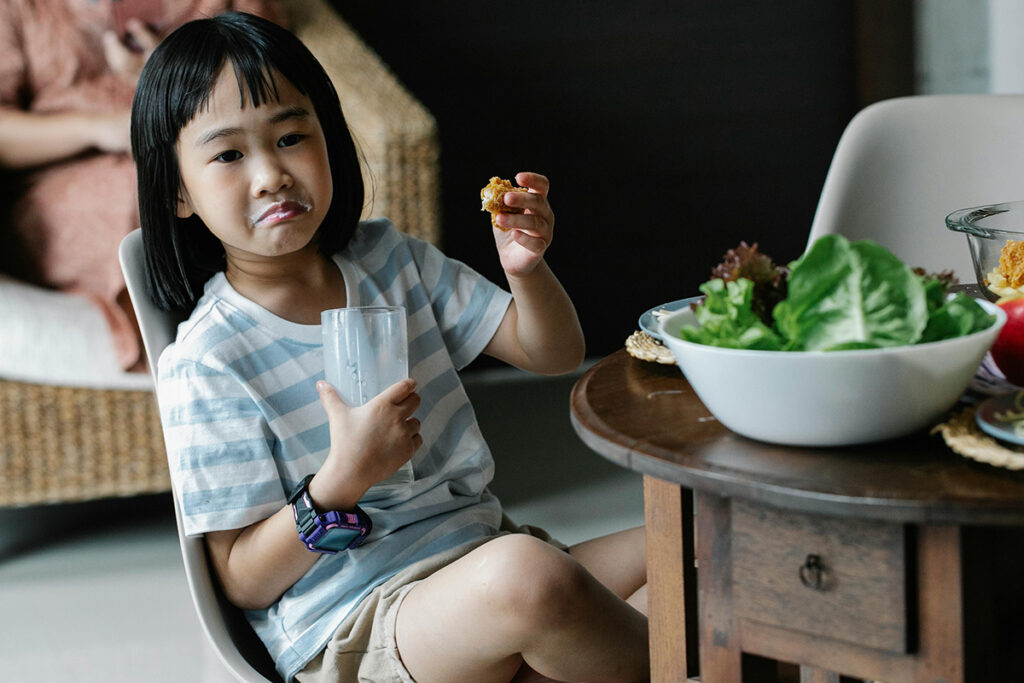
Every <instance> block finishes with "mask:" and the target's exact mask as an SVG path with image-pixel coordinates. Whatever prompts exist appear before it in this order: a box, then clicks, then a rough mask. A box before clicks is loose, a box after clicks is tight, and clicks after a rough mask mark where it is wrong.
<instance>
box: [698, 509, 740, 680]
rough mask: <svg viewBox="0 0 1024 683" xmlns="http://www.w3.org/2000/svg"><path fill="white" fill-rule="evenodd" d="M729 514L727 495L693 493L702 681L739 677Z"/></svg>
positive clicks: (738, 646)
mask: <svg viewBox="0 0 1024 683" xmlns="http://www.w3.org/2000/svg"><path fill="white" fill-rule="evenodd" d="M730 516H731V507H730V501H729V499H728V498H724V497H722V496H717V495H713V494H707V493H701V492H698V493H697V562H698V564H699V568H698V570H697V590H698V592H699V595H700V598H699V600H698V602H699V605H700V636H699V638H700V673H701V681H702V682H703V683H735V682H736V681H740V680H742V662H741V651H740V643H739V634H738V633H737V632H736V628H735V624H734V621H733V600H732V552H731V546H732V543H731V540H730V535H731V530H730V525H731V520H730Z"/></svg>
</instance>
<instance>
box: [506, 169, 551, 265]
mask: <svg viewBox="0 0 1024 683" xmlns="http://www.w3.org/2000/svg"><path fill="white" fill-rule="evenodd" d="M516 182H517V183H519V185H520V186H522V187H524V188H526V189H527V190H528V191H527V192H506V193H505V194H504V196H503V197H502V201H503V203H504V205H505V206H507V207H510V208H511V209H512V210H519V211H522V213H511V212H509V213H506V212H500V213H497V214H495V215H494V217H493V222H494V225H495V229H494V241H495V243H496V244H497V247H498V257H499V259H500V260H501V267H502V268H503V269H504V270H505V273H506V274H507V275H509V276H510V277H517V276H522V275H528V274H529V273H531V272H533V269H534V268H536V267H537V264H539V263H540V262H541V261H542V260H543V258H544V252H545V251H546V250H547V248H548V245H549V244H551V239H552V236H553V234H554V226H555V214H554V212H553V211H552V210H551V205H550V204H549V203H548V189H549V187H550V183H549V182H548V179H547V178H546V177H544V176H542V175H540V174H539V173H518V174H516Z"/></svg>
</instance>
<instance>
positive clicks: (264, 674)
mask: <svg viewBox="0 0 1024 683" xmlns="http://www.w3.org/2000/svg"><path fill="white" fill-rule="evenodd" d="M119 257H120V259H121V269H122V270H123V271H124V277H125V281H126V282H127V283H128V294H129V295H130V296H131V299H132V305H133V306H134V307H135V313H136V315H137V316H138V320H139V328H140V329H141V330H142V340H143V344H144V345H145V348H146V356H147V357H148V358H149V359H150V371H151V372H152V373H153V382H154V383H155V382H156V361H157V359H158V358H159V357H160V353H161V352H162V351H163V350H164V348H166V347H167V345H168V344H170V343H171V342H172V341H174V337H175V333H176V331H177V327H178V323H179V322H180V321H181V319H180V318H179V317H175V316H174V315H172V314H170V313H168V312H167V311H162V310H160V309H159V308H157V307H156V306H155V305H153V302H152V301H151V300H150V299H149V296H148V295H147V294H146V271H145V260H144V257H143V253H142V231H141V230H135V231H133V232H131V233H129V234H128V235H127V236H126V237H125V238H124V240H123V241H122V242H121V247H120V250H119ZM173 497H174V516H175V519H176V520H177V524H178V540H179V542H180V544H181V555H182V558H183V560H184V563H185V576H186V579H187V581H188V587H189V592H190V593H191V594H192V602H193V603H194V605H195V608H196V613H197V614H198V616H199V621H200V623H201V624H202V626H203V630H204V631H205V632H206V635H207V636H208V637H209V640H210V642H211V643H212V644H213V648H214V651H215V652H216V653H217V656H218V657H219V659H220V660H221V662H222V663H223V664H224V665H225V666H226V667H227V669H228V670H229V671H230V672H231V673H232V674H234V676H235V678H236V679H238V680H239V681H243V682H244V683H266V681H280V680H281V678H280V676H278V674H277V672H276V671H275V670H274V664H273V662H272V661H271V659H270V655H269V654H268V653H267V650H266V648H265V647H264V646H263V643H262V642H261V641H260V640H259V638H258V637H257V636H256V634H255V632H254V631H253V630H252V628H251V627H250V626H249V623H248V622H247V621H246V620H245V616H244V615H243V614H242V612H241V610H239V609H238V608H237V607H235V606H234V605H232V604H231V603H229V602H228V601H227V599H226V598H225V597H224V594H223V592H222V591H221V590H220V587H219V586H218V585H217V583H216V579H215V578H214V576H213V574H212V572H211V569H210V565H209V563H208V560H207V556H206V545H205V544H204V542H203V539H202V538H199V537H189V536H186V535H185V532H184V529H183V528H182V525H181V508H180V503H179V501H178V497H177V495H176V494H175V495H174V496H173Z"/></svg>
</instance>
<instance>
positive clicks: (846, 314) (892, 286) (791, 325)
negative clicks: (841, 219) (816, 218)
mask: <svg viewBox="0 0 1024 683" xmlns="http://www.w3.org/2000/svg"><path fill="white" fill-rule="evenodd" d="M789 268H790V275H789V287H788V288H789V291H788V296H787V297H786V299H784V300H783V301H781V302H780V303H779V304H778V305H777V306H776V307H775V310H774V311H773V317H774V318H775V324H776V327H777V328H778V331H779V332H780V334H781V335H782V337H783V338H784V339H786V346H785V348H786V349H789V350H808V351H819V350H822V351H827V350H833V349H834V350H839V349H851V348H858V349H860V348H874V347H881V346H902V345H905V344H913V343H915V342H916V341H917V340H918V339H919V338H920V337H921V334H922V332H923V331H924V329H925V326H926V325H927V322H928V305H927V300H926V297H925V287H924V284H923V283H922V282H921V279H920V278H919V277H918V276H917V275H915V274H914V272H913V271H912V270H911V269H910V268H909V267H907V266H906V265H905V264H904V263H903V262H902V261H900V260H899V259H898V258H897V257H896V256H895V255H894V254H893V253H892V252H890V251H889V250H888V249H886V248H885V247H882V246H881V245H879V244H876V243H874V242H871V241H869V240H863V241H859V242H850V241H848V240H847V239H846V238H845V237H842V236H841V235H826V236H824V237H822V238H820V239H818V240H817V241H816V242H815V243H814V244H813V245H812V246H811V248H810V249H808V250H807V252H806V253H805V254H804V255H803V256H801V257H800V258H799V259H797V260H796V261H794V262H793V263H791V264H790V266H789Z"/></svg>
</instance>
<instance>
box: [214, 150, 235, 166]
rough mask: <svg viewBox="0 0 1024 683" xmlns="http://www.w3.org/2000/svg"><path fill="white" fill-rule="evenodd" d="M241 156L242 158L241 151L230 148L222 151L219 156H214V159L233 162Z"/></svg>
mask: <svg viewBox="0 0 1024 683" xmlns="http://www.w3.org/2000/svg"><path fill="white" fill-rule="evenodd" d="M241 158H242V153H241V152H239V151H238V150H237V149H229V150H228V151H226V152H221V153H220V154H218V155H217V156H215V157H214V159H216V160H217V161H221V162H224V163H231V162H232V161H238V160H239V159H241Z"/></svg>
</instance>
